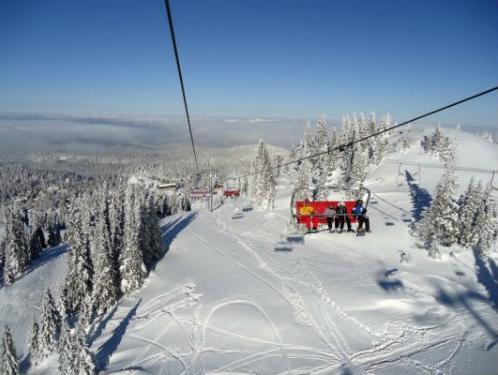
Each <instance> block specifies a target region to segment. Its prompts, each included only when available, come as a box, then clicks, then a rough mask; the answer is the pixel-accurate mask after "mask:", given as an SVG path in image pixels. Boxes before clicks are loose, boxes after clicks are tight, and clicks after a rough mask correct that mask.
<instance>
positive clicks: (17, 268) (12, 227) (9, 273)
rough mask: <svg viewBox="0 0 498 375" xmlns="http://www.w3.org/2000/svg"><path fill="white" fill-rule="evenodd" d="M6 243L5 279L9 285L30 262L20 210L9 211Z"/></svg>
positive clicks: (12, 209) (14, 208)
mask: <svg viewBox="0 0 498 375" xmlns="http://www.w3.org/2000/svg"><path fill="white" fill-rule="evenodd" d="M6 216H7V222H6V227H5V240H4V241H5V242H4V250H3V251H4V255H3V256H4V277H5V281H6V283H7V284H12V283H13V282H14V280H15V279H16V277H18V276H20V275H21V274H22V273H23V272H24V271H25V270H26V268H27V267H28V264H29V262H30V260H31V259H30V254H29V248H28V244H27V241H26V236H25V232H24V220H23V218H22V216H21V215H20V214H19V210H18V209H17V208H16V207H13V208H11V209H9V210H7V215H6Z"/></svg>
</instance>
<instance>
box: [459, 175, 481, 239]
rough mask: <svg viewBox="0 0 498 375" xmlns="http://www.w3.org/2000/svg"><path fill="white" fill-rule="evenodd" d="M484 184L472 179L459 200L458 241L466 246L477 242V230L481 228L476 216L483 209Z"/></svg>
mask: <svg viewBox="0 0 498 375" xmlns="http://www.w3.org/2000/svg"><path fill="white" fill-rule="evenodd" d="M481 200H482V186H481V183H479V184H478V185H474V180H473V179H471V180H470V183H469V185H468V187H467V190H466V191H465V192H464V193H463V194H462V195H461V196H460V199H459V201H458V226H459V227H458V243H459V244H460V245H462V246H464V247H470V246H472V245H474V244H475V240H476V238H477V232H479V230H480V228H479V227H477V225H476V217H477V214H478V211H479V210H480V209H481Z"/></svg>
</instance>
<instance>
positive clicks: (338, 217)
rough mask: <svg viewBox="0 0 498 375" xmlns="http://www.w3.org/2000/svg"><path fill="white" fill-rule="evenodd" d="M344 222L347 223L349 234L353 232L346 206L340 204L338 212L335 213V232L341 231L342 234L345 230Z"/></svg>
mask: <svg viewBox="0 0 498 375" xmlns="http://www.w3.org/2000/svg"><path fill="white" fill-rule="evenodd" d="M344 222H346V225H347V227H348V232H353V229H351V220H350V219H349V216H348V210H347V209H346V205H345V204H344V202H340V203H339V204H338V205H337V210H336V212H335V230H336V231H337V230H339V231H340V232H342V231H343V230H344Z"/></svg>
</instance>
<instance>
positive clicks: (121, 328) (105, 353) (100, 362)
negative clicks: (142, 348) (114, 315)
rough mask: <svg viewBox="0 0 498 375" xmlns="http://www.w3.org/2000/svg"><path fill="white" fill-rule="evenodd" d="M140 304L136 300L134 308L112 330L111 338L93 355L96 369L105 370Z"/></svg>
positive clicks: (139, 301)
mask: <svg viewBox="0 0 498 375" xmlns="http://www.w3.org/2000/svg"><path fill="white" fill-rule="evenodd" d="M141 302H142V300H141V299H140V300H138V302H137V303H136V304H135V306H133V307H132V308H131V309H130V311H128V314H126V316H125V317H124V318H123V320H122V321H121V322H120V323H119V325H118V326H117V327H116V328H115V329H114V331H113V332H112V335H111V337H110V338H109V339H108V340H107V341H106V342H105V343H103V344H102V345H101V346H100V348H99V351H98V353H97V354H96V355H95V359H96V362H97V368H99V369H100V370H103V369H105V368H106V367H107V365H108V364H109V359H110V358H111V356H112V354H113V353H114V352H115V351H116V349H117V348H118V346H119V344H120V343H121V340H122V339H123V336H124V335H125V333H126V329H127V328H128V325H129V324H130V321H131V320H132V319H133V317H134V316H135V314H136V312H137V309H138V306H139V305H140V303H141Z"/></svg>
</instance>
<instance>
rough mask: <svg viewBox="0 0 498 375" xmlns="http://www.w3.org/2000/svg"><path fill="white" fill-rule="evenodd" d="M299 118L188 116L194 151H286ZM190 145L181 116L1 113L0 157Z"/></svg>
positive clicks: (295, 136)
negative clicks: (270, 147) (255, 147)
mask: <svg viewBox="0 0 498 375" xmlns="http://www.w3.org/2000/svg"><path fill="white" fill-rule="evenodd" d="M304 124H305V120H304V119H283V118H259V117H257V118H244V117H240V118H234V117H230V118H224V117H200V116H199V117H193V118H192V128H193V133H194V139H195V141H196V144H198V145H199V146H216V147H228V146H236V145H244V144H254V143H256V142H257V141H258V140H259V139H264V140H265V141H266V142H267V143H271V144H275V145H277V146H282V147H286V148H289V147H290V146H291V145H293V144H295V143H296V142H297V141H298V140H299V139H300V138H301V136H302V132H303V128H304ZM189 143H190V140H189V135H188V131H187V126H186V121H185V118H184V117H183V116H139V115H126V114H124V115H123V114H119V115H114V114H93V115H88V114H66V113H20V112H0V152H12V151H18V150H23V151H24V150H26V151H46V150H47V149H49V150H50V149H56V150H78V149H85V150H87V149H97V150H101V149H106V148H108V147H115V146H134V147H147V148H151V147H152V148H154V147H157V148H160V147H165V146H168V145H172V144H175V145H177V144H185V145H188V144H189Z"/></svg>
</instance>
